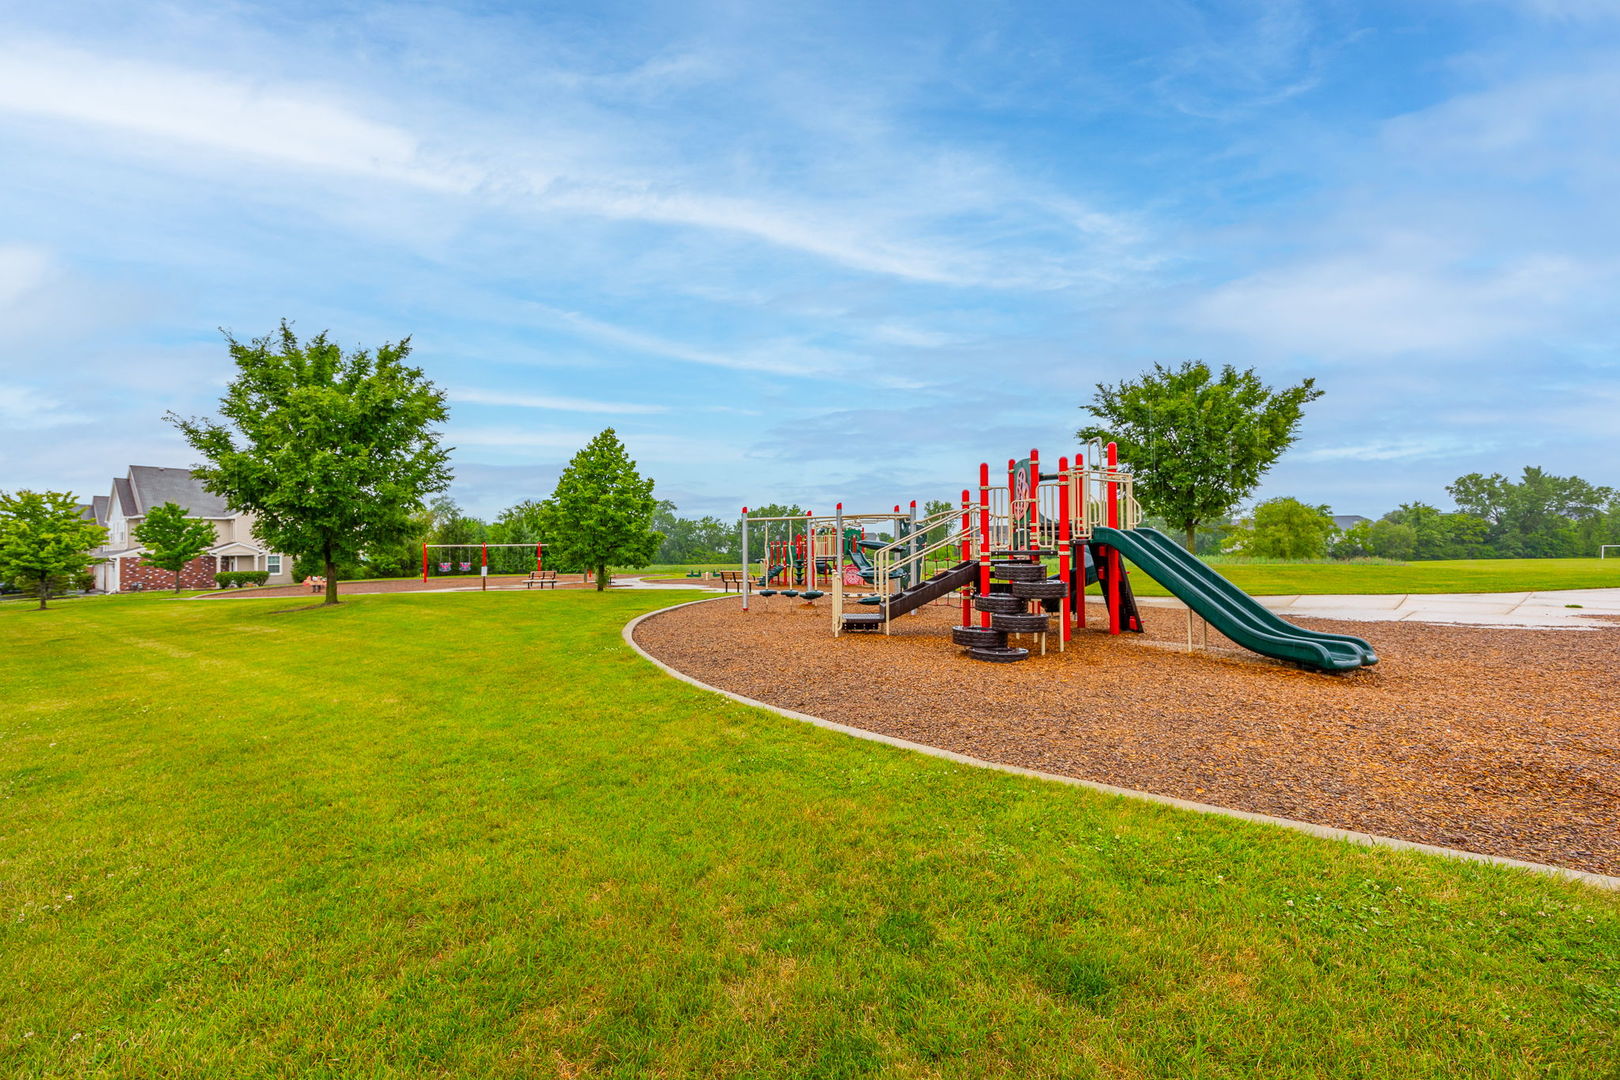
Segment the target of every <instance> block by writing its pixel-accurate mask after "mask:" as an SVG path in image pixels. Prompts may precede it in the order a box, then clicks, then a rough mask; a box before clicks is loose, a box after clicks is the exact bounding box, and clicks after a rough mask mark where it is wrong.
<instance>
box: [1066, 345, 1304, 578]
mask: <svg viewBox="0 0 1620 1080" xmlns="http://www.w3.org/2000/svg"><path fill="white" fill-rule="evenodd" d="M1321 396H1322V391H1320V390H1318V389H1316V383H1315V380H1313V379H1305V380H1304V381H1303V382H1301V383H1300V384H1299V385H1297V386H1290V387H1286V388H1284V389H1281V390H1273V389H1271V388H1270V387H1268V386H1266V385H1265V384H1264V383H1263V382H1261V381H1260V377H1259V376H1258V375H1256V374H1255V373H1254V369H1253V368H1249V369H1247V370H1244V371H1239V370H1237V369H1236V368H1234V367H1232V366H1231V365H1230V364H1228V365H1226V366H1224V367H1222V368H1221V370H1220V373H1219V374H1218V375H1217V374H1215V373H1214V372H1212V371H1211V370H1210V368H1209V365H1207V364H1204V363H1202V362H1200V361H1189V362H1187V363H1185V364H1182V365H1181V366H1180V367H1179V368H1169V367H1166V366H1164V365H1163V364H1155V365H1154V366H1153V370H1152V371H1151V372H1149V373H1148V374H1146V375H1143V376H1141V377H1140V378H1137V379H1134V380H1126V381H1123V382H1120V383H1119V384H1117V385H1114V386H1109V385H1107V384H1104V383H1098V384H1097V392H1096V396H1095V397H1094V398H1093V399H1092V402H1091V404H1089V405H1085V406H1082V408H1084V409H1085V410H1086V411H1087V412H1089V413H1091V415H1092V416H1093V417H1095V418H1096V420H1097V422H1096V423H1094V424H1090V425H1088V426H1086V427H1083V428H1081V429H1080V430H1079V431H1078V432H1077V434H1078V436H1079V437H1080V438H1081V439H1082V440H1090V439H1099V440H1102V441H1104V442H1116V443H1118V444H1119V453H1120V460H1121V461H1123V462H1125V463H1127V464H1129V465H1130V467H1131V469H1132V470H1133V471H1134V473H1135V475H1136V497H1137V501H1138V502H1140V503H1141V504H1142V508H1143V510H1144V511H1146V512H1147V513H1148V514H1152V515H1154V516H1156V517H1160V518H1163V519H1164V520H1165V521H1167V522H1170V523H1171V524H1173V525H1175V526H1176V527H1177V528H1179V529H1180V530H1181V531H1182V532H1183V534H1184V536H1185V541H1184V542H1185V544H1186V546H1187V549H1188V550H1189V551H1191V550H1193V549H1194V548H1195V547H1196V532H1197V529H1198V526H1199V525H1200V524H1203V523H1205V522H1212V521H1217V520H1219V519H1221V518H1222V517H1223V516H1225V515H1227V514H1230V513H1231V512H1232V510H1233V509H1234V508H1235V507H1236V506H1237V504H1238V503H1240V502H1242V501H1243V500H1244V499H1245V498H1247V497H1248V496H1249V495H1250V493H1252V492H1253V491H1254V489H1255V487H1256V486H1258V484H1259V483H1260V478H1261V477H1263V476H1264V475H1265V474H1266V471H1267V470H1268V469H1270V468H1271V466H1272V465H1273V464H1274V463H1275V462H1276V460H1277V459H1278V458H1279V457H1281V456H1282V453H1283V451H1285V450H1287V449H1288V448H1289V447H1290V446H1292V445H1293V444H1294V441H1295V440H1296V439H1297V438H1298V430H1299V424H1300V420H1301V418H1302V417H1303V415H1304V408H1305V405H1306V404H1308V403H1309V402H1312V401H1315V400H1316V399H1317V398H1319V397H1321ZM1093 464H1095V463H1093Z"/></svg>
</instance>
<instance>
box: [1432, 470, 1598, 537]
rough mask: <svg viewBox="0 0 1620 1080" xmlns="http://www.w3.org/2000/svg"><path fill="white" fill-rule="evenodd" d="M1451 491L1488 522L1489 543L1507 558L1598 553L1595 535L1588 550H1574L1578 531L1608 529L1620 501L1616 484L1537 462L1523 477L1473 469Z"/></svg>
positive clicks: (1466, 508)
mask: <svg viewBox="0 0 1620 1080" xmlns="http://www.w3.org/2000/svg"><path fill="white" fill-rule="evenodd" d="M1446 491H1447V492H1449V493H1450V495H1451V498H1452V500H1453V501H1455V502H1456V504H1457V506H1458V508H1459V509H1461V510H1462V511H1464V512H1465V513H1468V514H1472V515H1474V516H1475V517H1478V518H1480V519H1482V520H1484V521H1485V523H1486V542H1487V543H1488V544H1489V545H1490V546H1491V547H1492V548H1493V549H1494V550H1495V553H1496V554H1497V555H1498V556H1501V557H1505V558H1542V557H1548V556H1557V555H1565V554H1577V553H1578V554H1592V553H1593V552H1592V551H1591V550H1590V540H1589V539H1587V540H1584V541H1582V544H1583V547H1584V550H1580V549H1576V550H1572V549H1575V548H1576V545H1575V543H1573V542H1572V539H1573V535H1572V534H1575V533H1583V534H1584V533H1591V534H1593V535H1598V534H1601V533H1604V532H1606V531H1607V530H1606V529H1604V528H1603V527H1602V525H1601V522H1602V519H1603V518H1604V517H1605V516H1606V513H1607V512H1608V511H1609V510H1610V509H1611V508H1612V507H1613V506H1614V505H1615V502H1616V496H1615V491H1614V489H1613V488H1609V487H1600V486H1598V485H1595V484H1591V483H1588V482H1587V481H1585V480H1582V479H1581V478H1580V477H1578V476H1554V475H1553V474H1551V473H1549V472H1546V471H1544V470H1542V469H1540V468H1538V467H1536V466H1534V465H1530V466H1526V467H1525V469H1524V472H1523V474H1522V475H1521V477H1520V479H1519V480H1518V481H1517V482H1514V481H1512V480H1509V479H1508V478H1507V477H1505V476H1503V475H1502V474H1501V473H1492V474H1491V475H1490V476H1485V475H1483V474H1481V473H1469V474H1468V475H1467V476H1459V477H1458V478H1457V480H1456V482H1455V483H1453V484H1450V485H1448V486H1447V487H1446ZM1582 524H1587V525H1588V527H1587V528H1585V529H1582V528H1581V525H1582ZM1594 526H1595V527H1594Z"/></svg>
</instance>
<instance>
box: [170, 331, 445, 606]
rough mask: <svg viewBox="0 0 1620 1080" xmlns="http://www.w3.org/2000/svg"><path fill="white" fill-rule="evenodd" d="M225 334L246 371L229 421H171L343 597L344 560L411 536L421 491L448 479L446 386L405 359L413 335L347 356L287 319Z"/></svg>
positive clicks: (224, 403) (228, 408) (278, 538)
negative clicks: (258, 332)
mask: <svg viewBox="0 0 1620 1080" xmlns="http://www.w3.org/2000/svg"><path fill="white" fill-rule="evenodd" d="M226 341H227V342H228V343H229V346H230V351H231V357H232V358H233V359H234V360H235V362H236V378H235V379H234V380H233V381H232V382H231V384H230V386H229V388H228V389H227V390H226V391H225V396H224V397H223V398H222V399H220V406H219V407H220V413H221V414H222V415H223V417H224V419H223V420H222V421H221V420H214V419H197V418H193V419H190V420H185V419H182V418H180V417H178V416H175V415H174V414H173V413H171V414H169V421H170V422H171V423H173V424H174V425H175V426H176V427H177V428H179V429H180V432H181V434H183V435H184V436H185V437H186V441H187V442H189V443H190V444H191V446H192V448H193V449H194V450H196V451H197V452H198V453H199V454H201V455H202V456H203V457H204V458H205V459H206V460H207V462H208V464H207V465H204V466H202V467H200V468H199V469H197V470H196V475H197V476H198V478H199V479H200V480H201V481H202V483H203V486H204V487H206V488H207V489H208V490H209V491H212V492H214V493H215V494H216V495H220V496H223V497H224V498H225V499H226V501H228V502H229V503H230V504H231V505H232V506H233V507H236V508H237V509H239V510H245V511H250V512H252V513H253V514H255V515H256V516H257V518H258V524H257V526H256V528H255V532H256V533H257V534H258V536H259V537H260V539H262V540H264V541H266V542H267V543H269V544H270V545H271V546H273V547H274V548H276V549H277V550H280V551H286V552H291V553H293V554H294V555H295V556H297V557H299V559H300V562H301V563H304V562H310V561H313V562H316V564H317V565H319V566H320V567H321V568H322V570H323V572H324V574H325V577H326V601H325V602H326V603H327V604H335V603H337V602H338V593H337V583H338V573H337V568H338V566H339V564H340V563H341V564H349V565H352V564H355V563H357V562H358V560H359V559H360V557H361V555H362V554H364V553H365V552H367V551H368V550H372V549H378V548H382V547H385V546H387V545H389V544H393V543H397V542H399V541H400V540H401V539H403V538H405V537H406V536H407V535H409V534H410V533H411V532H412V531H413V530H414V528H415V527H416V522H415V521H414V515H415V514H416V513H417V512H418V511H419V510H420V509H421V508H422V500H423V499H424V498H426V497H427V496H428V495H430V494H432V493H433V492H435V491H442V490H443V489H444V488H445V487H446V486H448V484H449V482H450V473H449V470H448V468H447V467H446V461H447V459H448V454H447V452H446V450H445V449H444V448H443V447H441V446H440V445H439V433H438V431H437V430H436V428H435V425H436V424H439V423H442V422H443V421H444V420H445V418H446V416H447V415H448V414H447V412H446V410H445V405H444V392H443V391H442V390H440V389H438V388H437V387H436V386H434V385H433V384H432V383H431V382H429V381H428V380H427V378H426V377H425V376H424V375H423V374H422V370H421V369H420V368H416V367H411V366H410V365H408V364H406V362H405V361H406V358H407V357H408V356H409V355H410V351H411V349H410V339H409V338H406V339H405V340H403V341H401V342H399V343H398V344H384V345H382V346H380V347H379V348H378V349H377V350H376V351H375V352H371V351H369V350H366V349H356V350H354V351H352V352H349V353H348V354H345V353H344V352H343V350H342V348H341V347H339V346H338V345H336V344H334V343H333V342H331V341H330V340H328V339H327V336H326V334H325V333H321V334H318V335H316V336H315V337H313V338H311V339H309V340H308V341H306V342H300V341H299V340H298V337H297V335H295V334H294V333H293V331H292V327H291V326H290V325H289V324H288V323H287V322H286V321H285V320H283V321H282V323H281V328H280V330H279V332H278V333H276V334H274V335H269V336H266V337H263V338H257V339H255V340H253V341H250V342H245V343H244V342H240V341H238V340H236V338H234V337H232V336H230V335H229V334H227V335H226Z"/></svg>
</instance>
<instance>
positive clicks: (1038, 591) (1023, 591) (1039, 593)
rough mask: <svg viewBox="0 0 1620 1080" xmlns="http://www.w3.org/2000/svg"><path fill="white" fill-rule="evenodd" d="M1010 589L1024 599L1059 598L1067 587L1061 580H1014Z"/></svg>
mask: <svg viewBox="0 0 1620 1080" xmlns="http://www.w3.org/2000/svg"><path fill="white" fill-rule="evenodd" d="M1010 591H1011V592H1012V594H1013V595H1014V596H1021V597H1023V598H1024V599H1025V600H1061V599H1063V597H1064V596H1065V595H1067V594H1068V591H1069V587H1068V586H1067V585H1065V584H1063V582H1061V581H1015V582H1013V583H1012V589H1011V590H1010Z"/></svg>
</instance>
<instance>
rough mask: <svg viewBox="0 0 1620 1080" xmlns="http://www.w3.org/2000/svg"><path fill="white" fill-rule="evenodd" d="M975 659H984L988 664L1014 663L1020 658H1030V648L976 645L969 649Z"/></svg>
mask: <svg viewBox="0 0 1620 1080" xmlns="http://www.w3.org/2000/svg"><path fill="white" fill-rule="evenodd" d="M967 654H968V655H969V656H971V657H973V659H975V660H983V661H984V662H985V663H987V664H1013V663H1017V662H1018V661H1020V660H1028V659H1029V650H1028V649H996V648H988V649H987V648H980V647H978V646H975V647H973V648H971V649H969V650H968V651H967Z"/></svg>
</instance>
